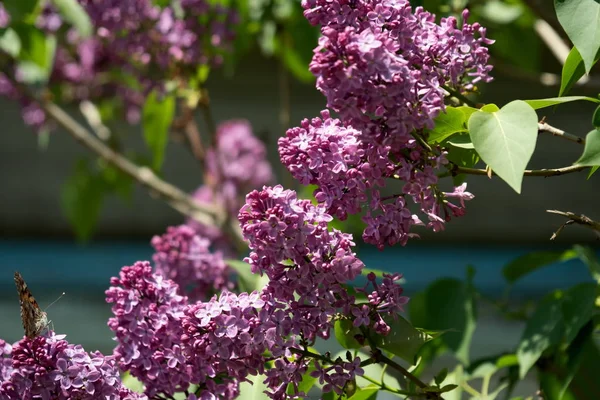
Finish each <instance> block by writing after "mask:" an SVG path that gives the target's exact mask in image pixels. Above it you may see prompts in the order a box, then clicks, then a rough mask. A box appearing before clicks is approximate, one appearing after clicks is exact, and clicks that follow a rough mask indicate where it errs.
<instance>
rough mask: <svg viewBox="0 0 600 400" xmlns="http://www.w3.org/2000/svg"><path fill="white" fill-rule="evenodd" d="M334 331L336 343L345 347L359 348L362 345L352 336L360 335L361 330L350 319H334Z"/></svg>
mask: <svg viewBox="0 0 600 400" xmlns="http://www.w3.org/2000/svg"><path fill="white" fill-rule="evenodd" d="M334 333H335V338H336V340H337V341H338V343H339V344H340V345H341V346H342V347H343V348H345V349H360V348H361V347H363V345H362V344H360V343H359V342H357V341H356V339H355V338H354V337H355V336H356V335H361V332H360V330H359V329H358V328H356V327H355V326H354V325H353V324H352V321H350V320H347V319H342V320H337V321H335V325H334Z"/></svg>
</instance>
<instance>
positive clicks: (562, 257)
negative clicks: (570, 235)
mask: <svg viewBox="0 0 600 400" xmlns="http://www.w3.org/2000/svg"><path fill="white" fill-rule="evenodd" d="M577 256H578V255H577V252H576V251H575V250H573V249H569V250H566V251H539V252H533V253H528V254H525V255H523V256H521V257H519V258H517V259H516V260H513V261H511V262H510V263H509V264H508V265H506V266H505V267H504V268H503V269H502V274H503V275H504V279H506V280H507V281H508V283H510V284H513V283H515V282H516V281H518V280H519V279H521V278H522V277H524V276H526V275H529V274H530V273H532V272H533V271H535V270H537V269H539V268H542V267H545V266H548V265H550V264H554V263H557V262H564V261H568V260H571V259H573V258H577Z"/></svg>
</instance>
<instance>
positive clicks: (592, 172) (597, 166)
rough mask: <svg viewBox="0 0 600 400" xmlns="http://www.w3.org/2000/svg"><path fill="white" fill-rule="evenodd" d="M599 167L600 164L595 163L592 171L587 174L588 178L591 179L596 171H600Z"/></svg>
mask: <svg viewBox="0 0 600 400" xmlns="http://www.w3.org/2000/svg"><path fill="white" fill-rule="evenodd" d="M598 168H600V165H595V166H593V167H592V168H591V169H590V173H589V174H588V176H587V179H590V178H591V177H592V175H594V174H595V173H596V171H598Z"/></svg>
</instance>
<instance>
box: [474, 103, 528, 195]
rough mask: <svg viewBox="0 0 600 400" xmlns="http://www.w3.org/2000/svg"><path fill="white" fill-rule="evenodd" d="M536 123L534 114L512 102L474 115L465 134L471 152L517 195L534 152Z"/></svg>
mask: <svg viewBox="0 0 600 400" xmlns="http://www.w3.org/2000/svg"><path fill="white" fill-rule="evenodd" d="M537 133H538V121H537V115H536V113H535V111H534V110H533V109H532V108H531V107H530V106H529V105H528V104H527V103H525V102H524V101H521V100H515V101H512V102H510V103H508V104H507V105H505V106H504V107H502V109H501V110H500V111H497V112H492V113H489V112H484V111H480V112H476V113H474V114H473V115H471V118H469V134H470V136H471V140H472V141H473V145H475V150H477V153H478V154H479V156H480V157H481V159H482V160H483V161H484V162H485V163H486V164H488V165H489V166H490V167H491V168H492V170H493V171H494V172H495V173H496V174H498V176H499V177H500V178H502V179H503V180H504V181H505V182H506V183H508V185H509V186H510V187H512V188H513V189H514V190H515V191H516V192H517V193H521V183H522V181H523V173H524V172H525V167H527V163H528V162H529V160H530V159H531V155H532V154H533V151H534V150H535V144H536V140H537V136H538V135H537Z"/></svg>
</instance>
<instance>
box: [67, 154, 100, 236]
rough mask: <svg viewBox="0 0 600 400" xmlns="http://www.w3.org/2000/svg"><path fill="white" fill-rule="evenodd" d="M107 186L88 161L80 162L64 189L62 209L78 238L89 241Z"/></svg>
mask: <svg viewBox="0 0 600 400" xmlns="http://www.w3.org/2000/svg"><path fill="white" fill-rule="evenodd" d="M105 192H106V184H105V182H104V180H103V179H102V178H101V177H100V176H98V175H96V174H94V172H93V171H92V170H91V169H90V167H89V164H88V162H87V160H80V161H79V162H78V163H77V164H76V166H75V170H74V173H73V175H72V176H71V177H70V178H69V180H68V181H67V182H66V183H65V184H64V186H63V188H62V199H61V200H62V201H61V205H62V209H63V212H64V213H65V215H66V216H67V219H68V220H69V222H70V223H71V226H73V228H74V230H75V234H76V235H77V238H78V239H79V240H81V241H87V240H88V239H89V238H90V237H91V235H92V232H93V230H94V227H95V226H96V223H97V222H98V217H99V216H100V210H101V209H102V203H103V201H104V194H105Z"/></svg>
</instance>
